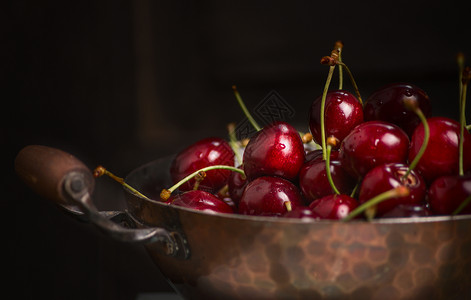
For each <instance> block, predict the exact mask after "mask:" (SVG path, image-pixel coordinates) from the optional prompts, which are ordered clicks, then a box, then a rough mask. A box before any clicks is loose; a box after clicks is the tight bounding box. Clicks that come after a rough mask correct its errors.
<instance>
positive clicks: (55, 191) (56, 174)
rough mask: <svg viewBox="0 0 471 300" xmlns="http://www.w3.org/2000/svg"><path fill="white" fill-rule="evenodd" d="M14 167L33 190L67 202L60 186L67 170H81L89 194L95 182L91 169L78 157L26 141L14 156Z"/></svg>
mask: <svg viewBox="0 0 471 300" xmlns="http://www.w3.org/2000/svg"><path fill="white" fill-rule="evenodd" d="M15 171H16V173H17V174H18V176H19V177H20V178H21V179H22V180H23V181H24V182H25V183H26V184H27V185H28V186H29V187H30V188H31V189H32V190H33V191H34V192H35V193H37V194H38V195H40V196H42V197H45V198H48V199H50V200H52V201H54V202H56V203H58V204H65V205H67V204H70V203H69V202H68V201H67V197H66V196H65V194H64V192H63V186H62V185H63V181H64V178H65V176H67V174H69V173H71V172H80V173H82V174H84V176H85V177H86V180H85V181H86V183H87V189H88V191H89V193H90V194H91V193H92V192H93V187H94V183H95V181H94V178H93V175H92V173H91V171H90V170H89V169H88V168H87V167H86V166H85V165H84V164H83V163H82V162H81V161H80V160H78V159H77V158H75V157H74V156H73V155H71V154H69V153H67V152H64V151H62V150H59V149H56V148H51V147H47V146H40V145H30V146H26V147H25V148H23V149H22V150H21V151H20V152H19V153H18V155H17V156H16V159H15Z"/></svg>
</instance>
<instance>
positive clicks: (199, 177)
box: [193, 171, 206, 191]
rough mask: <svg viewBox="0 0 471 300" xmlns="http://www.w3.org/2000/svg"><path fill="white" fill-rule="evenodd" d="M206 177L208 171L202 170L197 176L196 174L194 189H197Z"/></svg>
mask: <svg viewBox="0 0 471 300" xmlns="http://www.w3.org/2000/svg"><path fill="white" fill-rule="evenodd" d="M205 178H206V172H204V171H200V172H199V173H198V174H197V175H196V176H195V185H194V186H193V190H195V191H196V190H197V189H198V188H199V187H200V183H201V181H203V180H204V179H205Z"/></svg>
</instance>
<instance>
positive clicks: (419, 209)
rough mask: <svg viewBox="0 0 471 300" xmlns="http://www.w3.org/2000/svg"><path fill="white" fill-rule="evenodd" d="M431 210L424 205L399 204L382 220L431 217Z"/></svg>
mask: <svg viewBox="0 0 471 300" xmlns="http://www.w3.org/2000/svg"><path fill="white" fill-rule="evenodd" d="M431 215H432V212H431V211H430V208H428V207H427V206H426V205H423V204H399V205H397V206H395V207H394V208H393V209H391V210H390V211H388V212H386V213H385V214H383V215H382V216H381V218H413V217H427V216H431Z"/></svg>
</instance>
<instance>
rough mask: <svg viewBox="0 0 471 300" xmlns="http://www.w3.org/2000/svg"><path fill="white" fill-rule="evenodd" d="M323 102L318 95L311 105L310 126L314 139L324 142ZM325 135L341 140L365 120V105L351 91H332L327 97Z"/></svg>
mask: <svg viewBox="0 0 471 300" xmlns="http://www.w3.org/2000/svg"><path fill="white" fill-rule="evenodd" d="M321 102H322V96H320V97H318V98H317V99H316V100H314V102H313V103H312V105H311V110H310V115H309V128H310V130H311V133H312V137H313V140H314V141H315V142H316V143H317V144H319V145H320V144H322V132H321V113H320V111H321ZM324 116H325V117H324V124H325V136H326V137H328V136H333V137H335V138H336V139H338V140H339V142H341V141H342V140H343V139H344V138H345V137H346V136H347V135H348V134H349V133H350V131H351V130H352V129H353V128H354V127H355V126H357V125H358V124H360V123H362V122H363V107H362V105H361V103H360V102H359V101H358V100H357V98H355V96H353V95H352V94H351V93H349V92H347V91H344V90H337V91H330V92H328V93H327V95H326V98H325V110H324Z"/></svg>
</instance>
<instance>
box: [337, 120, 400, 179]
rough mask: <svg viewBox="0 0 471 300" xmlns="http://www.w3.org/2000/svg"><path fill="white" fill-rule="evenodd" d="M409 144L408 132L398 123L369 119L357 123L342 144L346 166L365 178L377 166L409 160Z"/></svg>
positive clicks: (350, 170) (343, 162)
mask: <svg viewBox="0 0 471 300" xmlns="http://www.w3.org/2000/svg"><path fill="white" fill-rule="evenodd" d="M408 148H409V138H408V137H407V134H406V133H405V132H404V131H403V130H402V129H400V128H399V127H398V126H396V125H394V124H391V123H387V122H383V121H369V122H364V123H362V124H360V125H358V126H357V127H355V128H354V129H353V130H352V132H350V134H349V135H347V136H346V137H345V139H344V140H343V142H342V143H341V145H340V156H339V157H340V160H341V162H342V165H343V167H344V168H345V170H346V171H347V172H348V173H349V174H350V175H351V176H353V177H355V178H361V177H363V176H364V175H366V173H367V172H368V171H369V170H371V169H372V168H374V167H375V166H378V165H382V164H384V163H405V162H406V158H407V152H408Z"/></svg>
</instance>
